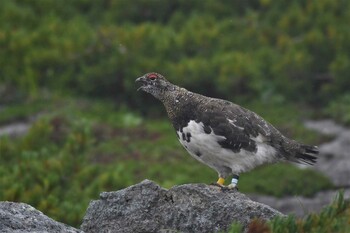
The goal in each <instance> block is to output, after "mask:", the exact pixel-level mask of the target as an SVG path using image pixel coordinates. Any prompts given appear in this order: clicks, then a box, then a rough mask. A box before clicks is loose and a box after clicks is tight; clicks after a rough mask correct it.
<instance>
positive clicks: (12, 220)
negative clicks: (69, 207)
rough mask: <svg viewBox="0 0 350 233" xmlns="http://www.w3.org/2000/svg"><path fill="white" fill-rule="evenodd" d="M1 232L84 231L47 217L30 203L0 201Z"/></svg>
mask: <svg viewBox="0 0 350 233" xmlns="http://www.w3.org/2000/svg"><path fill="white" fill-rule="evenodd" d="M0 232H1V233H7V232H8V233H10V232H11V233H20V232H21V233H22V232H38V233H39V232H40V233H44V232H50V233H55V232H67V233H75V232H82V231H80V230H78V229H75V228H73V227H70V226H67V225H65V224H63V223H59V222H56V221H55V220H53V219H51V218H49V217H47V216H46V215H44V214H43V213H41V212H40V211H38V210H36V209H34V208H33V207H31V206H30V205H28V204H24V203H15V202H7V201H5V202H0Z"/></svg>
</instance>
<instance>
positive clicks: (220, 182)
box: [216, 177, 225, 186]
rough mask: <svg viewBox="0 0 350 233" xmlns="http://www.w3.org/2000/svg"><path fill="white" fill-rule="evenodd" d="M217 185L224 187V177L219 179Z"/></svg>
mask: <svg viewBox="0 0 350 233" xmlns="http://www.w3.org/2000/svg"><path fill="white" fill-rule="evenodd" d="M216 183H217V184H218V185H220V186H224V183H225V179H224V178H222V177H219V179H218V181H216Z"/></svg>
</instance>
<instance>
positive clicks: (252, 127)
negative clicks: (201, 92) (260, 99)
mask: <svg viewBox="0 0 350 233" xmlns="http://www.w3.org/2000/svg"><path fill="white" fill-rule="evenodd" d="M198 118H199V119H198V121H200V122H203V124H204V127H205V129H204V130H205V131H207V132H208V131H210V130H212V131H213V132H214V134H216V135H220V136H223V137H224V138H225V139H222V140H220V141H218V143H219V144H220V145H221V146H222V147H224V148H227V149H230V150H232V151H233V152H239V151H240V150H241V149H244V150H246V151H251V152H254V151H256V150H257V146H256V143H257V142H267V143H268V142H269V140H270V136H271V133H272V132H271V129H272V128H271V126H270V124H269V123H267V122H266V121H264V120H263V119H262V118H261V117H260V116H258V115H257V114H255V113H254V112H251V111H249V110H247V109H244V108H242V107H240V106H238V105H235V104H233V103H231V102H228V101H222V100H218V99H213V101H212V102H209V103H207V104H206V105H205V107H204V108H203V109H202V110H201V115H200V117H198ZM206 127H207V130H206ZM208 127H209V128H208Z"/></svg>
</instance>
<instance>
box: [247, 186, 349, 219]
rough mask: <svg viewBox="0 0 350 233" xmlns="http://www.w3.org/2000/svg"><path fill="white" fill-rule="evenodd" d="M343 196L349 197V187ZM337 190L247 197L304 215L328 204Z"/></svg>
mask: <svg viewBox="0 0 350 233" xmlns="http://www.w3.org/2000/svg"><path fill="white" fill-rule="evenodd" d="M343 191H344V198H345V199H349V198H350V189H345V190H343ZM338 193H339V191H337V190H327V191H322V192H319V193H317V194H316V195H315V196H314V197H312V198H307V197H300V196H289V197H282V198H277V197H271V196H264V195H257V194H249V195H248V196H249V198H251V199H252V200H254V201H257V202H261V203H264V204H266V205H269V206H271V207H272V208H275V209H277V210H279V211H281V212H282V213H284V214H294V215H296V216H297V217H305V216H306V215H308V214H311V213H318V212H320V211H321V210H322V209H323V208H324V207H325V206H328V205H330V204H331V203H332V202H333V200H334V199H335V198H336V196H337V195H338Z"/></svg>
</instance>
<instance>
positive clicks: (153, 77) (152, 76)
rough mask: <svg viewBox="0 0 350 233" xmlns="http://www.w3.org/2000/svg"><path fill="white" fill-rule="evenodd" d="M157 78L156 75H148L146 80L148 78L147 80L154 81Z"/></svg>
mask: <svg viewBox="0 0 350 233" xmlns="http://www.w3.org/2000/svg"><path fill="white" fill-rule="evenodd" d="M157 77H158V76H157V75H156V74H153V73H152V74H149V75H148V76H147V78H149V79H152V80H154V79H156V78H157Z"/></svg>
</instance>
